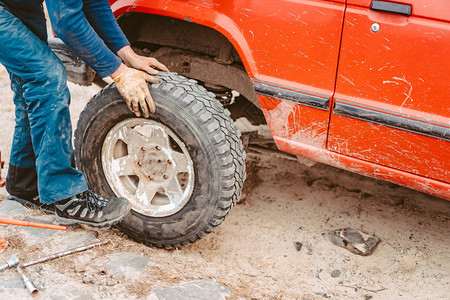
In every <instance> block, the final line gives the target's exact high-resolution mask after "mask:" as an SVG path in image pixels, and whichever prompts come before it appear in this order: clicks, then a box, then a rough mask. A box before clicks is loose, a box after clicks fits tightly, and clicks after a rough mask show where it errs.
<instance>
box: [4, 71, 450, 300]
mask: <svg viewBox="0 0 450 300" xmlns="http://www.w3.org/2000/svg"><path fill="white" fill-rule="evenodd" d="M70 90H71V93H72V107H71V113H72V117H73V124H74V127H75V126H76V120H77V116H78V114H79V113H80V111H81V110H82V109H83V107H84V105H85V104H86V102H87V101H88V100H89V98H90V97H91V96H92V95H93V94H95V93H96V92H97V91H98V88H97V87H88V88H86V87H80V86H76V85H73V84H70ZM0 97H1V98H0V114H1V118H0V150H1V152H2V159H3V160H4V161H5V162H6V165H7V163H8V158H9V151H10V146H11V138H12V133H13V128H14V105H13V104H12V92H11V91H10V88H9V79H8V76H7V73H6V72H5V70H4V69H3V67H0ZM418 163H420V162H418ZM247 172H248V180H247V183H246V186H245V193H246V198H245V201H244V202H243V203H242V204H238V205H237V206H236V207H234V208H233V209H232V211H231V213H230V215H229V216H228V217H227V219H226V220H225V221H224V223H223V224H222V225H220V226H219V227H218V228H217V229H216V230H215V232H213V233H212V234H210V235H208V236H207V237H206V238H204V239H203V240H201V241H199V242H197V243H195V244H194V245H191V246H188V247H184V248H179V249H175V250H171V251H167V250H161V249H154V248H148V247H146V246H143V245H141V244H138V243H135V242H133V241H132V240H130V239H128V238H127V237H126V236H123V235H122V234H121V233H120V232H119V231H117V230H116V229H103V230H96V231H97V232H98V234H99V237H100V238H101V239H103V238H111V239H112V240H113V241H114V245H112V246H106V247H104V248H101V249H96V250H94V251H91V252H89V253H86V254H81V255H79V256H77V257H76V258H70V259H69V258H66V259H62V260H60V261H59V262H55V263H52V264H50V263H49V264H48V266H47V268H48V270H47V273H45V272H44V275H42V276H43V277H44V279H45V282H46V286H55V285H58V284H62V283H63V282H67V281H70V282H71V284H72V285H73V286H75V287H76V288H79V289H80V290H86V289H87V285H85V284H83V283H82V279H81V278H82V275H81V274H80V272H79V270H77V268H76V266H77V265H82V266H84V267H85V268H88V269H91V270H99V269H101V268H102V266H104V265H105V264H106V262H107V260H108V259H110V258H111V256H112V255H114V254H115V253H117V252H118V251H122V252H123V251H126V252H131V253H136V254H140V255H144V256H146V257H149V258H151V259H152V260H153V262H154V263H152V264H150V265H149V266H147V268H146V270H145V272H144V273H143V274H141V275H140V276H138V277H136V276H135V277H133V276H131V277H122V278H119V283H118V284H117V285H115V286H111V287H109V286H107V285H102V284H100V283H99V284H97V285H94V286H92V285H90V286H89V289H88V290H89V291H90V294H91V295H92V297H94V298H96V299H105V298H116V299H122V298H124V299H125V298H127V299H128V298H131V299H133V298H136V299H141V298H145V297H146V296H148V295H149V293H150V292H151V291H152V290H153V289H155V288H159V287H166V286H172V285H175V284H179V283H182V282H187V281H191V280H198V279H216V280H217V281H218V282H219V283H220V284H222V285H225V286H228V287H229V288H230V289H231V290H232V292H233V296H232V297H231V298H232V299H305V298H306V299H323V298H330V299H400V298H401V299H417V298H419V299H449V298H450V296H449V295H450V251H449V249H450V240H449V236H450V235H449V234H450V202H448V201H446V200H443V199H439V198H436V197H432V196H429V195H426V194H423V193H419V192H416V191H413V190H410V189H407V188H403V187H400V186H397V185H394V184H390V183H387V182H382V181H378V180H373V179H370V178H367V177H363V176H359V175H356V174H353V173H350V172H347V171H343V170H340V169H336V168H333V167H329V166H326V165H322V164H317V165H315V166H313V167H306V166H302V165H300V164H298V163H297V162H295V161H291V160H286V159H281V158H273V157H271V156H268V155H256V154H251V153H250V154H249V156H248V162H247ZM5 175H6V170H3V171H2V176H5ZM6 195H7V194H6V191H5V189H4V188H0V199H4V198H5V197H6ZM33 213H34V214H39V212H33ZM2 227H3V226H2ZM344 227H353V228H355V229H360V230H363V231H364V232H367V233H370V234H375V235H376V236H378V237H379V238H380V239H381V243H380V244H379V245H378V247H377V248H376V249H375V251H374V253H373V254H372V255H370V256H367V257H363V256H358V255H355V254H352V253H350V252H349V251H347V250H346V249H343V248H339V247H337V246H335V245H333V244H332V243H331V242H330V241H329V239H328V233H329V231H331V230H334V229H339V228H344ZM8 230H9V231H8V234H7V235H8V236H7V238H8V239H10V242H11V247H12V249H13V250H11V251H16V252H18V253H22V254H23V255H25V256H26V255H28V254H29V253H31V252H32V253H34V254H36V255H37V254H39V253H48V251H47V250H48V249H50V248H51V249H53V248H55V249H56V248H58V245H51V244H50V243H49V242H48V241H47V242H46V243H41V244H39V243H38V244H35V245H32V246H30V245H27V243H25V242H24V241H20V240H17V239H16V240H15V239H14V232H15V231H14V229H13V228H12V227H11V229H9V228H8ZM72 230H75V229H72ZM76 230H82V229H76ZM296 242H300V243H302V247H301V249H300V251H297V249H296V246H295V243H296ZM61 250H62V249H61ZM27 253H28V254H27ZM3 255H4V254H0V261H3V260H4V259H3V258H2V257H5V256H3ZM335 270H339V271H340V275H339V276H337V277H332V276H331V274H332V273H333V271H335ZM52 271H53V272H52ZM337 273H338V272H334V275H335V274H337ZM46 274H47V275H46ZM31 275H32V276H33V274H31ZM3 276H10V275H8V274H7V273H4V275H1V274H0V277H3ZM3 279H4V278H3ZM3 279H2V280H3ZM2 295H3V296H2ZM20 295H26V293H25V292H24V293H23V294H20ZM20 295H19V298H20ZM6 296H11V291H5V290H0V298H4V299H5V297H6ZM47 296H48V295H47ZM47 296H46V294H45V292H44V293H41V295H40V296H38V298H40V299H46V297H47ZM17 297H18V296H16V298H17Z"/></svg>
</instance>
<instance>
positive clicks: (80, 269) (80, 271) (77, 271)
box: [74, 265, 86, 273]
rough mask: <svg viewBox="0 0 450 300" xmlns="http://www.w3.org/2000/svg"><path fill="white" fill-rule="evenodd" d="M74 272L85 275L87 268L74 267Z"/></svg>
mask: <svg viewBox="0 0 450 300" xmlns="http://www.w3.org/2000/svg"><path fill="white" fill-rule="evenodd" d="M74 271H75V273H84V272H86V267H85V266H79V265H77V266H75V267H74Z"/></svg>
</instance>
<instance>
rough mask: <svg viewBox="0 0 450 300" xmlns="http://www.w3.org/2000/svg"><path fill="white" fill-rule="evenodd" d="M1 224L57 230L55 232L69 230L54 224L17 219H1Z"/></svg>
mask: <svg viewBox="0 0 450 300" xmlns="http://www.w3.org/2000/svg"><path fill="white" fill-rule="evenodd" d="M0 224H7V225H16V226H25V227H38V228H45V229H55V230H66V229H67V227H66V226H60V225H53V224H47V223H37V222H30V221H22V220H16V219H7V218H0Z"/></svg>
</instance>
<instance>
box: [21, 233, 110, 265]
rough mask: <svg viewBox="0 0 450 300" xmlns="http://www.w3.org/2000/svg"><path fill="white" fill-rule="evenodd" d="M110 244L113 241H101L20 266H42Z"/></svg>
mask: <svg viewBox="0 0 450 300" xmlns="http://www.w3.org/2000/svg"><path fill="white" fill-rule="evenodd" d="M108 243H111V240H106V241H101V242H97V243H92V244H89V245H86V246H81V247H77V248H73V249H69V250H66V251H61V252H58V253H55V254H52V255H49V256H45V257H41V258H38V259H36V260H32V261H29V262H26V263H23V264H20V266H21V267H22V268H26V267H29V266H32V265H36V264H40V263H43V262H46V261H49V260H52V259H55V258H59V257H63V256H66V255H69V254H72V253H77V252H82V251H85V250H88V249H91V248H94V247H96V246H101V245H105V244H108Z"/></svg>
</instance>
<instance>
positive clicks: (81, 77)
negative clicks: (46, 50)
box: [48, 36, 95, 86]
mask: <svg viewBox="0 0 450 300" xmlns="http://www.w3.org/2000/svg"><path fill="white" fill-rule="evenodd" d="M48 44H49V46H50V48H51V49H52V50H53V52H54V53H55V54H56V55H57V56H58V58H59V59H60V60H61V61H62V63H63V64H64V67H65V68H66V71H67V79H68V80H69V81H71V82H73V83H76V84H79V85H86V86H87V85H91V84H92V82H93V81H94V76H95V71H94V70H92V68H91V67H90V66H89V65H87V64H86V63H85V62H84V61H82V60H81V59H80V58H79V57H78V56H76V55H75V54H74V53H73V52H72V51H71V50H70V49H69V47H67V46H66V45H65V44H64V43H63V42H62V41H61V40H60V39H59V38H55V37H52V36H50V37H49V39H48Z"/></svg>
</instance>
